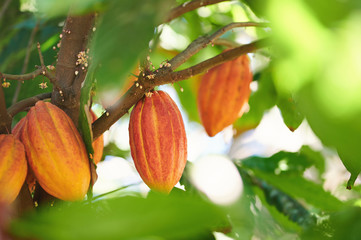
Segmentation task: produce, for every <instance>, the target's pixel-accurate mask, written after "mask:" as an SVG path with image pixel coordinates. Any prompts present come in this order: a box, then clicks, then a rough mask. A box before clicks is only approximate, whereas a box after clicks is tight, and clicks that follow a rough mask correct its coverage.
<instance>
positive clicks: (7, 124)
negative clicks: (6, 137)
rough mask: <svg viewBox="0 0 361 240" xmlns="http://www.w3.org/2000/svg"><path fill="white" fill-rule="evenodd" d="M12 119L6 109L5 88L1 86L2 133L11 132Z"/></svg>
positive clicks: (0, 126)
mask: <svg viewBox="0 0 361 240" xmlns="http://www.w3.org/2000/svg"><path fill="white" fill-rule="evenodd" d="M11 120H12V118H11V117H10V116H9V114H8V112H7V110H6V102H5V95H4V91H3V88H2V87H1V86H0V134H7V133H10V132H11Z"/></svg>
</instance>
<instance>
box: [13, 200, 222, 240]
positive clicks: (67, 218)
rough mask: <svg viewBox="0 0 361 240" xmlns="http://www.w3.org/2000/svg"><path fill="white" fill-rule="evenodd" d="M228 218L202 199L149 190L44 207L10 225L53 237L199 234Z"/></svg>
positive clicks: (29, 233) (20, 231) (33, 234)
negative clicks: (141, 194) (145, 195)
mask: <svg viewBox="0 0 361 240" xmlns="http://www.w3.org/2000/svg"><path fill="white" fill-rule="evenodd" d="M226 222H227V221H226V216H225V214H224V212H223V211H222V210H220V209H219V208H217V207H216V206H214V205H212V204H210V203H208V202H206V201H204V200H201V199H198V198H192V197H189V196H182V195H180V194H177V195H176V196H174V195H173V196H168V197H167V196H163V195H159V194H152V195H150V196H149V197H148V198H147V199H144V198H140V197H122V198H114V199H109V200H103V201H98V202H95V203H93V204H87V203H73V204H66V205H64V206H61V205H60V206H55V207H53V209H42V210H41V211H40V212H38V213H37V214H31V215H29V216H26V217H25V218H24V219H23V220H18V221H15V222H13V225H12V228H13V232H14V233H16V235H18V236H23V237H25V236H26V237H29V236H31V237H36V238H38V239H54V240H56V239H59V240H60V239H67V240H71V239H89V240H90V239H154V238H156V239H198V238H193V237H194V236H198V235H204V233H205V232H207V230H210V229H215V228H217V227H222V226H224V224H225V223H226ZM192 236H193V237H192Z"/></svg>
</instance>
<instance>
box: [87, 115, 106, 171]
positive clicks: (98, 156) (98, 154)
mask: <svg viewBox="0 0 361 240" xmlns="http://www.w3.org/2000/svg"><path fill="white" fill-rule="evenodd" d="M90 114H91V117H92V122H94V121H95V120H97V116H96V115H95V113H94V112H93V111H92V110H90ZM92 146H93V150H94V156H93V160H94V163H95V164H98V163H99V162H100V160H102V157H103V150H104V137H103V134H102V135H101V136H100V137H98V138H97V139H95V141H94V142H93V143H92Z"/></svg>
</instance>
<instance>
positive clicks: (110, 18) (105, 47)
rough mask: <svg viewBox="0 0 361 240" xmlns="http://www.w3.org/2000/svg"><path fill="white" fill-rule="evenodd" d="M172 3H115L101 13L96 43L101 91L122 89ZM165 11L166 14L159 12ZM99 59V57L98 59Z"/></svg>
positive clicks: (95, 64) (95, 68)
mask: <svg viewBox="0 0 361 240" xmlns="http://www.w3.org/2000/svg"><path fill="white" fill-rule="evenodd" d="M167 2H168V1H165V0H156V1H152V2H149V1H146V0H140V1H132V0H127V1H112V2H110V3H109V5H108V6H107V10H106V11H105V12H103V13H102V14H101V18H100V19H99V24H98V26H97V30H96V31H95V34H94V38H93V40H92V44H91V45H92V46H91V48H92V51H91V53H92V55H93V56H94V57H93V63H92V65H91V70H90V71H96V72H95V78H96V79H97V82H98V89H99V90H103V89H109V88H110V87H118V88H120V87H121V86H122V85H123V84H122V83H123V82H124V81H125V79H126V78H127V76H128V75H129V73H130V72H132V71H133V68H134V66H136V63H137V59H138V57H139V56H140V55H141V54H142V53H145V51H146V50H147V49H148V42H149V41H150V40H151V38H152V36H153V33H154V29H155V27H156V26H157V24H159V22H160V20H161V18H162V17H163V15H164V14H165V13H166V12H167V11H166V9H168V4H167ZM159 9H162V11H159ZM95 56H96V57H95Z"/></svg>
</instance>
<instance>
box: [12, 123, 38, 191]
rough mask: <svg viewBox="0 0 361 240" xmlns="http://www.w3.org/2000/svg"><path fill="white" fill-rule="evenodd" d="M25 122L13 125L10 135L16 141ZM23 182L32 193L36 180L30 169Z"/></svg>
mask: <svg viewBox="0 0 361 240" xmlns="http://www.w3.org/2000/svg"><path fill="white" fill-rule="evenodd" d="M25 121H26V117H24V118H22V119H20V121H19V122H18V123H17V124H16V125H15V127H14V128H13V130H12V134H13V135H14V137H16V138H17V139H20V135H21V132H22V129H23V126H24V123H25ZM25 181H26V183H27V184H28V189H29V191H30V193H33V192H34V191H35V186H36V178H35V176H34V174H33V173H32V171H31V168H28V173H27V175H26V179H25Z"/></svg>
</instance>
